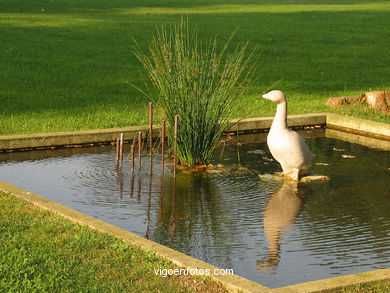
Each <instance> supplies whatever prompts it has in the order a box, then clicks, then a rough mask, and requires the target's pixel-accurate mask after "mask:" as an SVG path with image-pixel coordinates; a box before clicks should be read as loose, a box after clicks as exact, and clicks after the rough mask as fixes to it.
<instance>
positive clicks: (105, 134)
mask: <svg viewBox="0 0 390 293" xmlns="http://www.w3.org/2000/svg"><path fill="white" fill-rule="evenodd" d="M272 120H273V117H266V118H251V119H244V120H240V121H237V120H236V121H233V122H237V123H236V124H235V125H234V126H233V127H232V128H231V129H230V130H229V131H228V133H229V132H232V133H235V132H238V133H258V132H267V131H268V130H269V127H270V126H271V123H272ZM288 125H289V127H291V128H294V129H307V128H308V129H312V128H326V136H327V137H334V138H337V139H341V140H347V141H350V142H354V143H358V144H362V145H366V146H369V147H376V148H382V149H387V150H390V125H389V124H385V123H378V122H373V121H367V120H363V119H357V118H352V117H346V116H341V115H336V114H330V113H318V114H304V115H291V116H289V117H288ZM146 130H147V127H146V126H134V127H126V128H113V129H102V130H88V131H73V132H59V133H46V134H29V135H11V136H0V152H13V151H27V150H36V149H51V148H63V147H83V146H93V145H99V144H111V143H114V141H115V140H116V138H117V137H118V136H119V134H120V133H124V134H125V136H126V137H127V140H128V141H129V140H130V139H131V138H135V137H136V135H137V134H138V132H139V131H146ZM335 130H341V131H343V132H342V133H341V134H340V132H339V131H335ZM355 134H358V135H355ZM153 135H154V136H156V137H157V136H158V135H159V128H158V127H154V133H153ZM0 190H3V191H4V192H7V193H12V194H13V195H15V196H17V197H20V198H22V199H24V200H27V201H29V202H32V203H33V204H35V205H37V206H39V207H41V208H43V209H45V210H50V211H53V212H55V213H57V214H59V215H61V216H63V217H65V218H68V219H70V220H72V221H73V222H75V223H79V224H83V225H87V226H89V227H91V228H93V229H96V230H99V231H101V232H104V233H107V234H109V235H112V236H115V237H117V238H120V239H123V240H124V241H128V242H130V243H132V244H134V245H137V246H139V247H141V248H143V249H146V250H152V251H155V252H156V253H157V254H158V255H160V256H162V257H164V258H167V259H169V260H171V261H172V262H173V263H175V264H177V265H179V266H183V267H188V268H202V269H210V270H214V269H216V268H217V267H215V266H213V265H211V264H208V263H206V262H203V261H201V260H198V259H196V258H193V257H191V256H188V255H185V254H183V253H181V252H178V251H176V250H173V249H170V248H168V247H166V246H163V245H161V244H158V243H156V242H154V241H151V240H148V239H145V238H143V237H141V236H138V235H136V234H133V233H131V232H128V231H126V230H124V229H121V228H118V227H116V226H113V225H111V224H108V223H106V222H104V221H101V220H98V219H96V218H93V217H91V216H88V215H85V214H83V213H80V212H77V211H75V210H73V209H71V208H68V207H65V206H63V205H61V204H58V203H55V202H53V201H50V200H48V199H46V198H44V197H41V196H39V195H36V194H33V193H31V192H29V191H26V190H23V189H21V188H19V187H16V186H14V185H11V184H9V183H6V182H2V181H0ZM212 278H213V279H214V280H216V281H219V282H221V283H223V284H224V285H225V286H226V287H227V288H228V289H229V290H231V291H233V292H323V291H327V290H331V289H337V288H342V287H349V286H353V285H357V284H361V283H370V282H375V281H383V280H388V279H390V269H389V268H388V269H381V270H373V271H369V272H364V273H358V274H353V275H348V276H342V277H335V278H329V279H324V280H318V281H312V282H307V283H302V284H295V285H289V286H285V287H281V288H276V289H270V288H268V287H266V286H263V285H261V284H258V283H255V282H252V281H250V280H248V279H245V278H243V277H240V276H238V275H233V276H212Z"/></svg>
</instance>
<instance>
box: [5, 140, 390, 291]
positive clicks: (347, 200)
mask: <svg viewBox="0 0 390 293" xmlns="http://www.w3.org/2000/svg"><path fill="white" fill-rule="evenodd" d="M255 140H256V139H255ZM307 142H308V144H309V147H310V149H311V150H312V152H313V153H314V154H316V156H317V157H316V159H315V163H317V164H314V165H313V168H312V173H313V174H317V175H327V176H329V177H330V178H331V180H330V181H329V182H316V183H308V184H300V185H298V186H297V185H295V186H294V185H290V184H286V183H284V182H283V180H270V179H268V180H260V179H259V178H258V176H257V175H258V174H264V173H272V172H276V171H280V167H279V165H278V164H277V163H276V162H275V161H272V160H271V158H272V157H271V155H270V153H269V151H268V148H267V146H266V144H265V143H264V142H258V143H255V144H243V145H241V146H239V148H238V147H237V146H236V145H234V144H232V145H226V147H225V149H224V153H223V156H222V158H220V151H219V152H218V153H217V154H216V158H215V163H220V164H222V165H223V167H222V168H216V169H215V170H216V171H214V173H203V174H192V175H189V174H184V173H183V172H181V171H180V172H179V173H178V175H177V179H176V183H174V181H173V180H172V176H171V166H168V167H167V169H166V170H165V174H166V175H165V176H161V169H160V157H159V156H158V155H155V156H154V158H155V161H154V174H153V176H148V172H149V163H148V161H147V157H144V160H145V162H144V164H143V167H142V169H141V172H140V173H139V172H138V170H137V168H136V172H135V175H134V176H131V172H130V168H129V163H128V161H127V160H125V162H124V165H123V170H122V172H118V171H117V170H116V166H115V150H114V147H111V146H110V147H97V148H87V149H68V150H54V151H47V152H43V151H41V152H30V153H19V154H7V155H6V154H2V155H0V180H2V181H7V182H9V183H12V184H14V185H17V186H19V187H22V188H24V189H27V190H29V191H31V192H34V193H37V194H39V195H42V196H44V197H46V198H48V199H50V200H53V201H56V202H58V203H61V204H64V205H66V206H69V207H72V208H74V209H76V210H78V211H81V212H83V213H86V214H89V215H91V216H94V217H96V218H99V219H102V220H105V221H107V222H109V223H111V224H114V225H116V226H118V227H121V228H124V229H126V230H128V231H131V232H134V233H136V234H138V235H142V236H144V237H146V238H149V239H151V240H154V241H156V242H158V243H161V244H163V245H166V246H169V247H171V248H174V249H177V250H179V251H182V252H184V253H186V254H189V255H192V256H194V257H196V258H199V259H202V260H204V261H206V262H209V263H212V264H214V265H216V266H219V267H221V268H226V269H231V268H232V269H233V270H234V273H236V274H239V275H241V276H243V277H246V278H248V279H251V280H253V281H256V282H259V283H261V284H263V285H266V286H269V287H273V288H274V287H280V286H284V285H289V284H294V283H300V282H306V281H311V280H317V279H323V278H328V277H334V276H340V275H346V274H351V273H357V272H362V271H368V270H371V269H379V268H386V267H389V264H390V234H389V231H390V189H389V182H390V180H389V179H390V170H389V168H390V158H389V152H386V151H380V150H375V149H369V148H366V147H363V146H359V145H355V144H350V143H347V142H342V141H337V140H333V139H329V138H325V137H312V138H308V139H307ZM237 150H239V156H238V153H237ZM125 151H126V152H128V146H126V148H125ZM342 155H347V156H349V157H346V158H343V156H342ZM238 157H239V158H240V161H239V160H238ZM239 163H240V165H241V166H242V167H244V168H239Z"/></svg>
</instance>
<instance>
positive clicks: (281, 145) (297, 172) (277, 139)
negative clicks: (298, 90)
mask: <svg viewBox="0 0 390 293" xmlns="http://www.w3.org/2000/svg"><path fill="white" fill-rule="evenodd" d="M263 98H265V99H268V100H270V101H272V102H274V103H276V104H277V109H276V114H275V118H274V120H273V122H272V125H271V129H270V131H269V133H268V136H267V144H268V147H269V150H270V151H271V154H272V156H273V157H274V158H275V160H276V161H278V162H279V163H280V165H281V166H282V169H283V174H284V175H285V176H287V177H289V178H290V179H293V180H295V181H297V180H299V177H300V176H301V175H304V174H306V173H308V171H309V168H310V166H311V161H312V159H313V157H314V155H313V154H312V153H311V152H310V150H309V148H308V146H307V144H306V143H305V141H304V140H303V138H302V137H301V136H300V135H299V134H298V133H296V132H295V131H292V130H290V129H288V128H287V101H286V97H285V95H284V93H283V92H281V91H279V90H274V91H271V92H269V93H267V94H265V95H263Z"/></svg>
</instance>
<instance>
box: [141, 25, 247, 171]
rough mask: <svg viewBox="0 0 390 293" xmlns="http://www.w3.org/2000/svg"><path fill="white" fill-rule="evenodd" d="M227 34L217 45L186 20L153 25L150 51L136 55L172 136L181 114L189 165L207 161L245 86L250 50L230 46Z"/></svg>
mask: <svg viewBox="0 0 390 293" xmlns="http://www.w3.org/2000/svg"><path fill="white" fill-rule="evenodd" d="M233 35H234V34H232V36H231V38H230V39H229V40H228V41H227V42H226V43H225V45H224V46H222V47H221V48H220V49H219V47H218V46H217V38H216V37H214V38H208V39H205V40H202V41H201V40H199V38H198V34H197V32H196V30H195V29H194V30H192V31H191V32H190V30H189V28H188V23H185V22H181V23H180V24H177V25H174V26H171V27H166V26H162V27H160V28H157V32H156V34H155V36H154V37H153V38H152V41H151V44H150V47H149V52H148V54H145V53H144V52H142V50H141V49H140V47H139V46H138V47H136V48H135V55H136V56H137V58H138V59H139V61H140V62H141V63H142V64H143V66H144V67H145V69H146V70H147V72H148V75H149V77H150V80H151V82H152V85H153V87H154V88H155V90H156V92H155V94H154V95H155V96H154V97H151V98H153V100H154V102H155V103H156V104H157V105H158V106H159V108H160V109H161V111H162V115H163V117H162V118H163V119H166V120H167V123H168V127H169V130H168V138H169V139H170V140H171V141H172V140H173V135H174V134H173V125H174V116H175V115H179V116H180V123H179V125H180V126H179V136H178V141H177V154H178V158H179V160H180V162H181V163H183V164H187V165H189V166H194V165H197V164H207V163H209V162H210V160H211V158H212V155H213V152H214V150H215V148H216V146H217V144H218V142H219V140H220V138H221V135H222V133H223V132H224V131H226V130H227V129H228V127H229V126H230V125H229V120H228V119H229V118H230V117H232V113H234V112H235V111H236V110H237V109H236V108H237V107H236V106H237V104H238V103H240V97H241V96H242V95H243V93H244V92H245V90H246V89H247V88H248V87H249V85H250V83H251V79H252V74H253V70H251V66H250V65H249V63H250V62H252V59H253V55H254V54H253V53H254V51H251V52H249V54H248V53H247V51H248V43H246V44H243V45H241V46H237V47H235V48H233V49H232V50H231V49H230V48H229V47H230V42H231V39H232V37H233Z"/></svg>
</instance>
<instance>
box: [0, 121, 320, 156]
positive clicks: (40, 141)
mask: <svg viewBox="0 0 390 293" xmlns="http://www.w3.org/2000/svg"><path fill="white" fill-rule="evenodd" d="M272 120H273V117H265V118H250V119H242V120H237V119H236V120H232V121H231V122H232V124H233V126H232V127H231V128H230V129H229V130H228V131H227V132H235V131H240V132H241V131H244V132H245V131H250V130H267V129H269V128H270V127H271V123H272ZM288 123H289V126H290V127H299V126H304V125H309V126H312V125H325V123H326V114H305V115H291V116H289V118H288ZM148 129H149V128H148V126H133V127H124V128H110V129H97V130H87V131H69V132H53V133H37V134H26V135H23V134H22V135H6V136H0V152H1V151H7V150H30V149H31V148H35V149H40V148H42V149H45V148H55V147H59V146H62V147H71V146H82V145H84V146H85V145H86V146H88V145H91V146H93V145H96V144H110V143H114V142H115V140H116V138H118V137H119V135H120V133H124V136H125V140H126V141H129V140H132V139H133V138H136V137H137V135H138V132H139V131H141V132H144V133H145V132H146V131H148ZM159 130H160V127H159V126H156V125H155V126H153V137H158V136H159V135H160V131H159Z"/></svg>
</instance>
